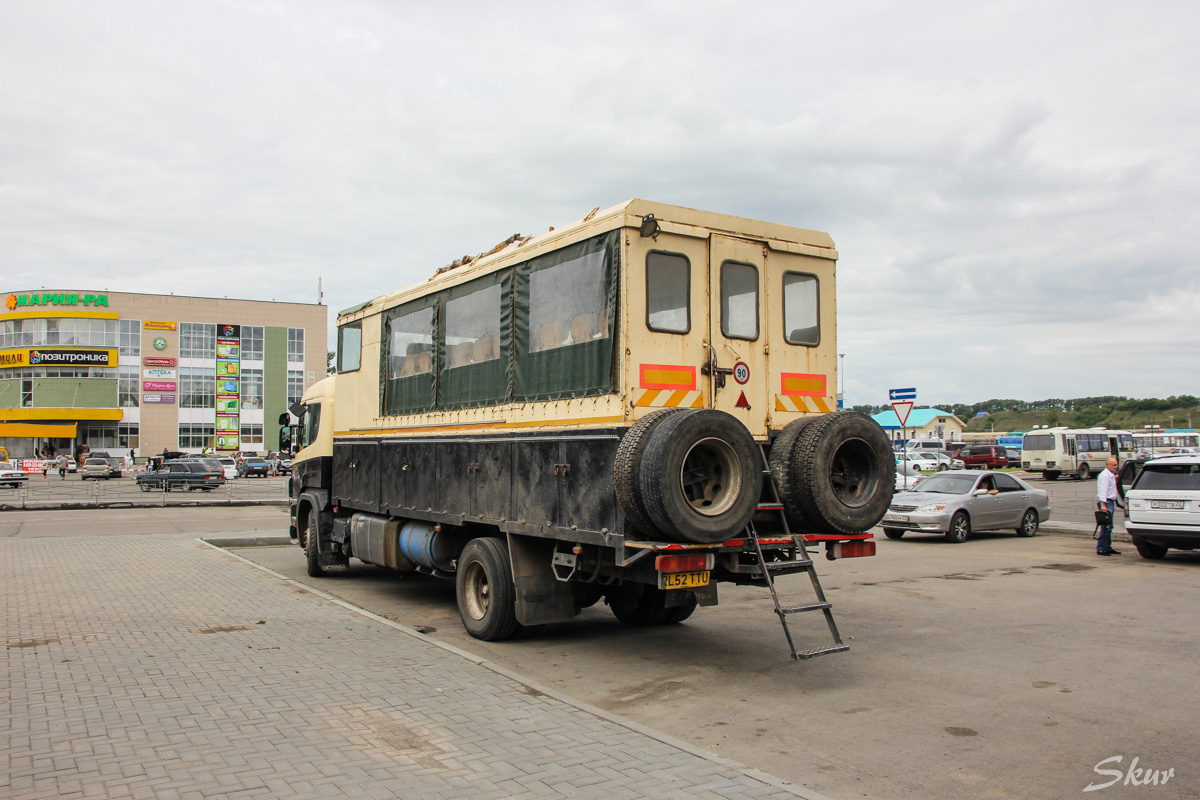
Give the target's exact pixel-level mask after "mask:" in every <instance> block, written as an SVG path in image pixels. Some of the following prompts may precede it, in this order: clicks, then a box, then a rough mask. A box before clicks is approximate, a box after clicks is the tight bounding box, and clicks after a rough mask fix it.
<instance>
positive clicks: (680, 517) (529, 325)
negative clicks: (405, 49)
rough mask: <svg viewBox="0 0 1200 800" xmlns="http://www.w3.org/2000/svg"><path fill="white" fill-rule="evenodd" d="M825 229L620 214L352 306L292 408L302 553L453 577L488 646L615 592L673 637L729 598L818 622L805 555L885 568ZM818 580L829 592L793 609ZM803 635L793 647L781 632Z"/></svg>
mask: <svg viewBox="0 0 1200 800" xmlns="http://www.w3.org/2000/svg"><path fill="white" fill-rule="evenodd" d="M836 259H837V252H836V251H835V250H834V245H833V241H832V240H831V239H830V237H829V236H828V235H827V234H824V233H818V232H816V231H810V230H804V229H801V228H793V227H787V226H784V225H776V224H771V223H767V222H759V221H755V220H750V219H741V218H737V217H732V216H726V215H723V214H715V213H710V212H705V211H697V210H693V209H688V208H681V207H676V206H670V205H664V204H660V203H652V202H647V201H644V200H631V201H629V202H627V203H623V204H621V205H618V206H614V207H612V208H609V209H606V210H603V211H602V210H599V209H597V210H595V211H593V212H592V213H591V214H588V215H587V216H586V217H584V218H583V219H581V220H579V221H577V222H574V223H572V224H570V225H566V226H563V227H560V228H557V229H551V230H550V231H549V232H548V233H544V234H541V235H538V236H532V237H524V236H514V237H512V238H510V239H508V240H506V241H505V242H503V243H501V244H500V245H498V246H497V247H496V248H493V250H492V251H490V252H488V253H485V254H482V255H480V256H476V257H463V258H462V259H459V260H457V261H455V262H454V263H453V264H451V265H449V266H448V267H445V268H443V269H440V270H438V271H437V272H436V273H435V274H434V275H433V276H432V277H430V278H429V279H428V280H427V281H425V282H424V283H421V284H419V285H417V286H413V287H410V288H407V289H403V290H401V291H397V292H393V293H391V294H387V295H383V296H381V297H378V298H376V299H374V300H371V301H370V302H366V303H362V304H361V305H358V306H354V307H352V308H348V309H346V310H344V311H342V312H341V313H340V314H339V315H338V320H337V325H338V349H337V373H336V375H333V376H331V377H329V378H327V379H325V380H323V381H321V382H320V383H317V384H315V385H314V386H312V387H311V388H310V389H309V391H308V392H307V393H306V394H305V395H304V397H303V399H302V401H301V404H300V405H299V406H297V407H296V408H295V409H294V411H296V412H298V416H299V419H300V423H299V426H298V427H299V430H298V435H297V439H298V444H299V445H300V449H299V451H298V452H297V453H296V456H295V459H294V474H293V478H292V481H291V497H292V503H291V518H292V527H291V535H292V537H293V538H294V539H295V540H296V541H297V542H298V543H299V544H300V545H301V546H302V547H303V548H304V549H305V552H306V556H307V560H308V569H309V572H310V574H312V575H314V576H319V575H324V574H327V573H329V572H332V571H338V570H344V569H345V568H346V566H347V565H348V563H349V558H351V557H354V558H357V559H360V560H362V561H365V562H368V563H371V564H377V565H380V566H384V567H390V568H393V569H397V570H415V571H420V572H425V573H428V574H431V575H438V576H443V577H446V578H453V579H454V580H455V581H456V585H457V594H458V606H459V610H460V615H461V617H462V620H463V624H464V625H465V627H466V629H467V630H468V631H469V632H470V633H471V634H472V635H473V636H476V637H479V638H483V639H502V638H505V637H508V636H511V635H512V634H513V633H514V632H516V631H517V630H519V629H520V628H521V627H522V626H533V625H540V624H544V623H549V622H559V621H563V620H568V619H570V618H571V617H572V616H574V615H576V614H578V613H579V611H580V609H582V608H585V607H588V606H590V605H593V604H595V603H597V602H600V601H601V600H603V601H604V602H605V603H607V604H608V605H609V606H610V608H611V609H612V611H613V613H614V614H615V615H616V617H617V618H618V619H619V620H621V621H622V622H625V623H628V624H633V625H653V624H664V623H672V622H679V621H681V620H683V619H685V618H687V617H688V616H689V615H691V614H692V612H693V611H694V610H695V608H696V607H697V605H701V606H708V605H715V604H716V602H717V586H718V584H720V583H722V582H733V583H740V584H754V585H762V586H764V587H767V588H770V590H771V596H772V597H773V598H775V606H776V611H777V612H778V613H779V614H780V619H781V620H782V621H784V629H785V631H787V622H786V617H787V615H788V614H790V613H794V612H795V611H800V610H820V611H823V612H824V613H825V617H826V620H827V622H828V623H829V628H830V631H831V632H832V634H833V637H834V640H835V642H834V645H832V646H823V647H818V648H801V649H800V650H799V651H797V650H796V648H795V647H793V651H794V654H795V653H796V652H799V654H800V655H801V656H803V655H806V654H808V655H813V654H819V652H829V651H831V650H835V649H844V645H841V643H840V640H839V637H838V634H837V631H836V627H835V626H834V624H833V618H832V616H831V615H830V613H829V610H828V605H829V604H828V603H827V602H826V601H825V599H824V597H823V595H822V594H821V591H820V585H819V582H818V581H817V580H816V574H815V572H813V570H812V560H811V558H810V557H809V556H808V552H807V548H806V545H814V544H815V545H816V546H820V545H822V544H823V545H824V546H825V548H826V552H827V555H828V556H829V557H830V558H839V557H849V556H856V555H871V554H873V553H874V542H873V541H872V538H871V534H869V533H867V531H868V530H869V529H870V528H871V527H872V526H873V525H875V524H876V523H877V522H878V521H879V519H880V518H881V517H882V515H883V513H884V512H885V510H886V508H887V505H888V502H889V500H890V498H891V494H892V490H893V485H894V466H895V464H894V459H893V455H892V450H891V447H890V444H889V442H888V439H887V437H886V435H885V434H884V433H883V431H882V430H881V429H880V428H879V426H878V425H876V424H875V423H874V422H873V421H872V420H871V419H870V418H869V417H867V416H865V415H862V414H858V413H855V412H846V411H838V410H837V409H836V397H835V387H836V385H837V384H836V366H837V363H836V353H837V346H836V318H837V308H836V299H835V292H834V283H835V264H836ZM799 571H805V572H808V573H809V574H810V576H811V577H812V578H813V581H812V585H813V588H814V589H815V590H816V593H817V595H818V598H817V602H815V603H805V604H803V607H799V606H797V607H787V606H784V605H781V603H780V602H779V599H778V596H777V594H776V592H775V586H774V580H773V578H774V577H777V576H778V575H781V574H786V573H788V572H799ZM789 641H790V636H789Z"/></svg>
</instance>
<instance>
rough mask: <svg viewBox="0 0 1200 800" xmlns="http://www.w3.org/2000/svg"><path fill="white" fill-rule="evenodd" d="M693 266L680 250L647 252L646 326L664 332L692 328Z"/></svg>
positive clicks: (684, 330)
mask: <svg viewBox="0 0 1200 800" xmlns="http://www.w3.org/2000/svg"><path fill="white" fill-rule="evenodd" d="M691 293H692V268H691V264H689V263H688V260H687V258H686V257H685V256H682V255H679V254H677V253H659V252H654V253H649V254H647V255H646V327H647V328H649V329H650V330H652V331H662V332H664V333H687V332H688V331H690V330H691V329H692V317H691V305H690V303H689V302H688V298H690V297H691Z"/></svg>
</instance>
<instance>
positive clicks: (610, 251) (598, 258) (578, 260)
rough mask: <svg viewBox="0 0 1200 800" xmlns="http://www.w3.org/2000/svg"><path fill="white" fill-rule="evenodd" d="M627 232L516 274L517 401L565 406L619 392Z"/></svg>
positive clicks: (593, 241) (533, 264)
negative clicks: (616, 347) (618, 338)
mask: <svg viewBox="0 0 1200 800" xmlns="http://www.w3.org/2000/svg"><path fill="white" fill-rule="evenodd" d="M620 246H621V231H619V230H616V231H610V232H608V233H605V234H601V235H600V236H594V237H592V238H591V239H585V240H584V241H582V242H577V243H575V244H571V245H567V246H566V247H563V248H561V249H559V250H556V251H554V252H552V253H547V254H546V255H544V256H538V257H537V258H535V259H533V260H531V261H527V262H526V263H524V264H520V265H518V266H517V267H516V269H515V271H514V274H513V281H514V283H513V295H514V308H513V333H514V336H515V347H514V348H513V349H514V361H513V399H514V400H516V401H518V402H526V401H534V400H561V399H567V398H571V397H588V396H592V395H598V394H608V393H609V392H611V391H612V390H613V385H614V380H615V379H614V377H613V365H612V360H613V343H612V339H613V325H614V324H615V318H616V313H615V310H616V304H617V272H618V267H619V263H620Z"/></svg>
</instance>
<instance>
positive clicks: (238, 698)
mask: <svg viewBox="0 0 1200 800" xmlns="http://www.w3.org/2000/svg"><path fill="white" fill-rule="evenodd" d="M0 586H2V590H0V597H2V598H3V616H4V626H5V638H6V649H5V659H4V661H3V666H2V667H0V684H2V686H3V689H2V692H3V694H2V695H0V698H2V700H3V703H2V709H0V716H3V718H4V719H5V720H6V721H7V725H6V726H5V727H4V729H3V730H2V731H0V795H2V796H5V797H12V798H73V797H130V798H143V797H147V798H148V797H156V798H176V797H178V798H201V797H204V798H217V797H221V798H224V797H227V798H253V797H295V798H308V797H311V798H329V797H353V798H453V797H472V798H500V797H531V798H532V797H539V798H542V797H559V796H561V797H572V798H606V799H607V798H624V797H628V798H640V797H661V798H728V799H730V800H732V799H735V798H788V797H796V796H800V797H809V798H816V797H819V795H817V794H815V793H814V792H810V791H807V790H805V789H803V787H800V786H795V785H788V784H785V783H784V782H782V781H780V780H778V779H776V778H773V777H771V776H769V775H765V774H763V773H760V772H756V771H754V770H750V769H747V768H744V767H741V766H739V765H737V764H735V763H734V762H731V761H729V760H727V759H724V758H720V757H718V756H715V755H712V754H708V753H705V752H704V751H702V750H699V749H698V748H696V747H694V746H692V745H689V744H686V743H684V742H681V741H677V740H674V739H672V738H670V737H668V736H665V735H663V734H659V733H656V732H655V731H653V730H651V729H648V728H644V727H642V726H640V725H638V724H636V723H633V722H630V721H628V720H624V719H622V718H620V717H618V716H614V715H612V714H609V713H607V712H603V711H601V710H599V709H595V708H591V707H588V706H586V705H583V704H580V703H578V702H574V701H570V700H568V699H567V698H565V697H562V696H560V695H558V694H556V693H554V692H552V691H550V690H548V689H545V688H544V687H539V686H537V685H535V684H532V683H531V682H529V681H527V680H524V679H522V678H521V677H520V676H517V675H515V674H513V673H510V672H508V671H507V670H505V669H503V668H502V667H499V666H496V665H493V664H491V663H489V662H488V661H486V660H485V659H481V658H479V657H476V656H472V655H470V654H467V653H464V652H462V651H459V650H456V649H455V648H453V647H450V646H448V645H444V644H440V643H436V642H432V641H430V640H428V639H426V638H423V637H422V636H421V635H420V634H419V633H417V632H415V631H411V630H409V629H406V628H404V627H403V626H400V625H397V624H396V623H393V622H390V621H389V620H386V619H383V618H382V617H378V616H375V615H372V614H370V613H368V612H365V611H362V610H361V609H356V608H354V607H351V606H349V605H348V604H346V603H344V602H341V601H338V600H336V598H333V597H330V596H328V595H322V594H320V593H314V592H313V591H312V590H309V589H306V588H304V587H302V586H301V585H299V584H297V583H295V582H292V581H289V580H287V579H285V578H283V577H282V576H279V575H276V574H273V573H270V572H267V571H264V570H263V569H261V568H258V567H255V566H252V565H250V564H249V563H248V562H244V561H242V560H240V559H239V558H237V557H236V556H235V555H231V554H230V553H227V552H224V551H221V550H219V549H217V548H215V547H212V546H210V545H208V544H205V543H203V542H201V541H199V540H197V539H196V538H195V537H194V536H192V535H188V534H179V533H173V534H145V533H142V534H118V533H108V534H106V535H97V536H88V535H83V536H58V537H34V538H19V537H14V538H7V539H0Z"/></svg>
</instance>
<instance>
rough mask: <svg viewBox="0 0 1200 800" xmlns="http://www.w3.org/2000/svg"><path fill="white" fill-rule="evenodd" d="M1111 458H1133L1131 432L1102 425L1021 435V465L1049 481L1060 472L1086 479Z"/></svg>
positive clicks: (1047, 430)
mask: <svg viewBox="0 0 1200 800" xmlns="http://www.w3.org/2000/svg"><path fill="white" fill-rule="evenodd" d="M1110 457H1115V458H1116V459H1117V461H1118V463H1119V464H1121V465H1123V464H1124V463H1125V462H1126V461H1128V460H1129V459H1131V458H1133V434H1132V433H1131V432H1130V431H1112V430H1107V429H1105V428H1082V429H1081V428H1041V429H1038V430H1035V431H1030V432H1029V433H1026V434H1025V435H1024V436H1023V437H1021V468H1022V469H1024V470H1025V471H1026V472H1040V473H1042V477H1044V478H1045V479H1046V480H1048V481H1055V480H1058V476H1060V475H1064V474H1065V475H1070V476H1071V477H1072V478H1076V479H1078V480H1081V481H1083V480H1087V479H1088V478H1090V477H1091V476H1093V475H1095V474H1097V473H1098V472H1100V470H1102V469H1104V465H1105V464H1107V463H1108V459H1109V458H1110Z"/></svg>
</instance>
